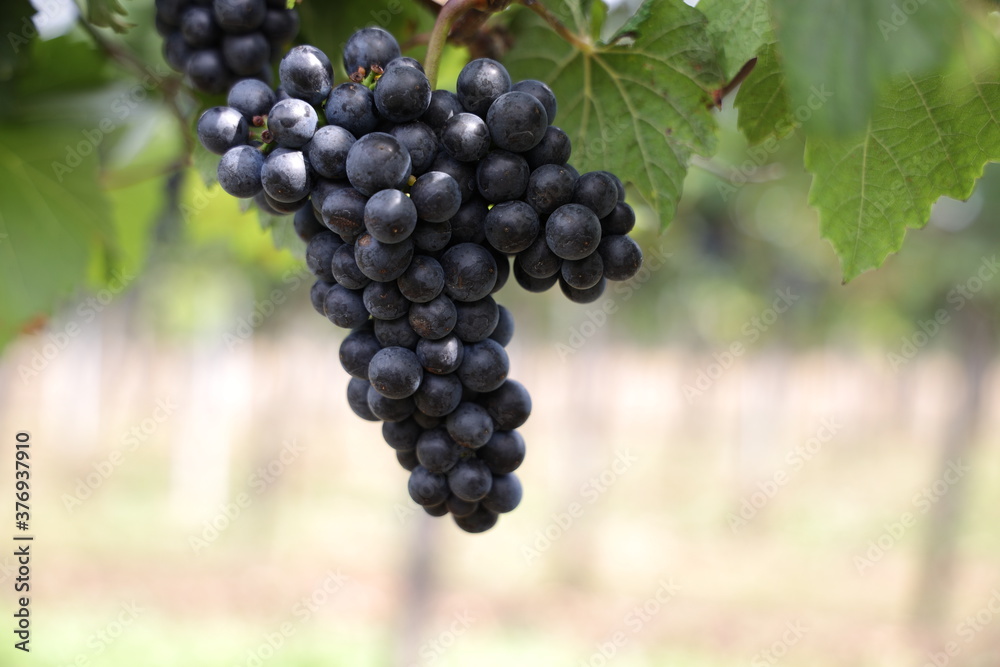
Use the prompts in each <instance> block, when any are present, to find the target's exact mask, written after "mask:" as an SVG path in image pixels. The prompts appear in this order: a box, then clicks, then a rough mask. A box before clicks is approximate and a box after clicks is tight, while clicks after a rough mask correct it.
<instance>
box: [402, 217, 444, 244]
mask: <svg viewBox="0 0 1000 667" xmlns="http://www.w3.org/2000/svg"><path fill="white" fill-rule="evenodd" d="M410 238H411V239H413V245H414V246H416V248H417V250H422V251H423V252H437V251H438V250H444V249H445V248H446V247H448V242H449V241H451V223H450V222H423V221H420V220H418V221H417V226H416V228H415V229H414V230H413V233H412V234H410Z"/></svg>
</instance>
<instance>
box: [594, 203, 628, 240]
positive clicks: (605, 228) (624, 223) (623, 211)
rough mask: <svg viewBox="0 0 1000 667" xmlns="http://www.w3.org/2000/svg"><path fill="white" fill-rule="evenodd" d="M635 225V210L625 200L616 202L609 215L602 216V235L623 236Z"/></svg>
mask: <svg viewBox="0 0 1000 667" xmlns="http://www.w3.org/2000/svg"><path fill="white" fill-rule="evenodd" d="M634 227H635V211H634V210H633V209H632V207H631V206H629V205H628V204H626V203H625V202H619V203H617V204H615V207H614V208H613V209H612V210H611V213H609V214H608V215H607V216H605V217H603V218H601V235H602V236H621V235H625V234H628V233H629V232H630V231H632V229H633V228H634Z"/></svg>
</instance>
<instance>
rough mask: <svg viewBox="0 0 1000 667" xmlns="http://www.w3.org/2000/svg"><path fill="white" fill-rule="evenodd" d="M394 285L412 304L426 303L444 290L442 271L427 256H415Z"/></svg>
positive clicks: (435, 262) (438, 265) (433, 260)
mask: <svg viewBox="0 0 1000 667" xmlns="http://www.w3.org/2000/svg"><path fill="white" fill-rule="evenodd" d="M396 283H397V284H398V285H399V291H400V292H402V293H403V296H405V297H406V298H407V299H409V300H410V301H412V302H414V303H426V302H428V301H430V300H431V299H433V298H434V297H436V296H437V295H438V294H440V293H441V290H443V289H444V269H442V268H441V264H440V262H438V261H437V260H436V259H434V258H433V257H428V256H427V255H415V256H414V257H413V260H412V261H411V262H410V266H409V267H408V268H407V269H406V271H404V272H403V275H401V276H400V277H399V278H398V279H397V280H396Z"/></svg>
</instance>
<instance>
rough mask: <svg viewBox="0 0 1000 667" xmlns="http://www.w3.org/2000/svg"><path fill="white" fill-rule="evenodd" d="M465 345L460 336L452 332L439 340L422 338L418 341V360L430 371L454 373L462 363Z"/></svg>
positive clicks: (442, 373)
mask: <svg viewBox="0 0 1000 667" xmlns="http://www.w3.org/2000/svg"><path fill="white" fill-rule="evenodd" d="M464 352H465V346H464V345H463V344H462V341H460V340H459V339H458V336H455V335H454V334H450V335H448V336H445V337H444V338H440V339H438V340H428V339H426V338H422V339H421V340H420V342H419V343H417V360H418V361H420V365H421V366H423V367H424V370H426V371H427V372H428V373H435V374H437V375H446V374H448V373H454V372H455V371H457V370H458V367H459V366H460V365H461V364H462V359H463V357H464Z"/></svg>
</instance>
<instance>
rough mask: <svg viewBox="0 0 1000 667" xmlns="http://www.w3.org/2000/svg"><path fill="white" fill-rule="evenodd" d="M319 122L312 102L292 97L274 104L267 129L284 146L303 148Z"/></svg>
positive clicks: (268, 118)
mask: <svg viewBox="0 0 1000 667" xmlns="http://www.w3.org/2000/svg"><path fill="white" fill-rule="evenodd" d="M318 122H319V117H318V116H317V115H316V110H315V109H313V108H312V105H311V104H309V103H308V102H305V101H303V100H297V99H294V98H292V99H288V100H282V101H281V102H278V103H277V104H275V105H274V108H272V109H271V113H270V114H268V117H267V129H268V130H270V131H271V135H272V136H273V137H274V141H275V143H277V144H278V145H279V146H281V147H282V148H301V147H303V146H305V145H306V144H307V143H309V140H310V139H312V138H313V135H314V134H315V133H316V125H317V123H318ZM324 175H325V174H324ZM327 178H340V177H339V176H328V177H327Z"/></svg>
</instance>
